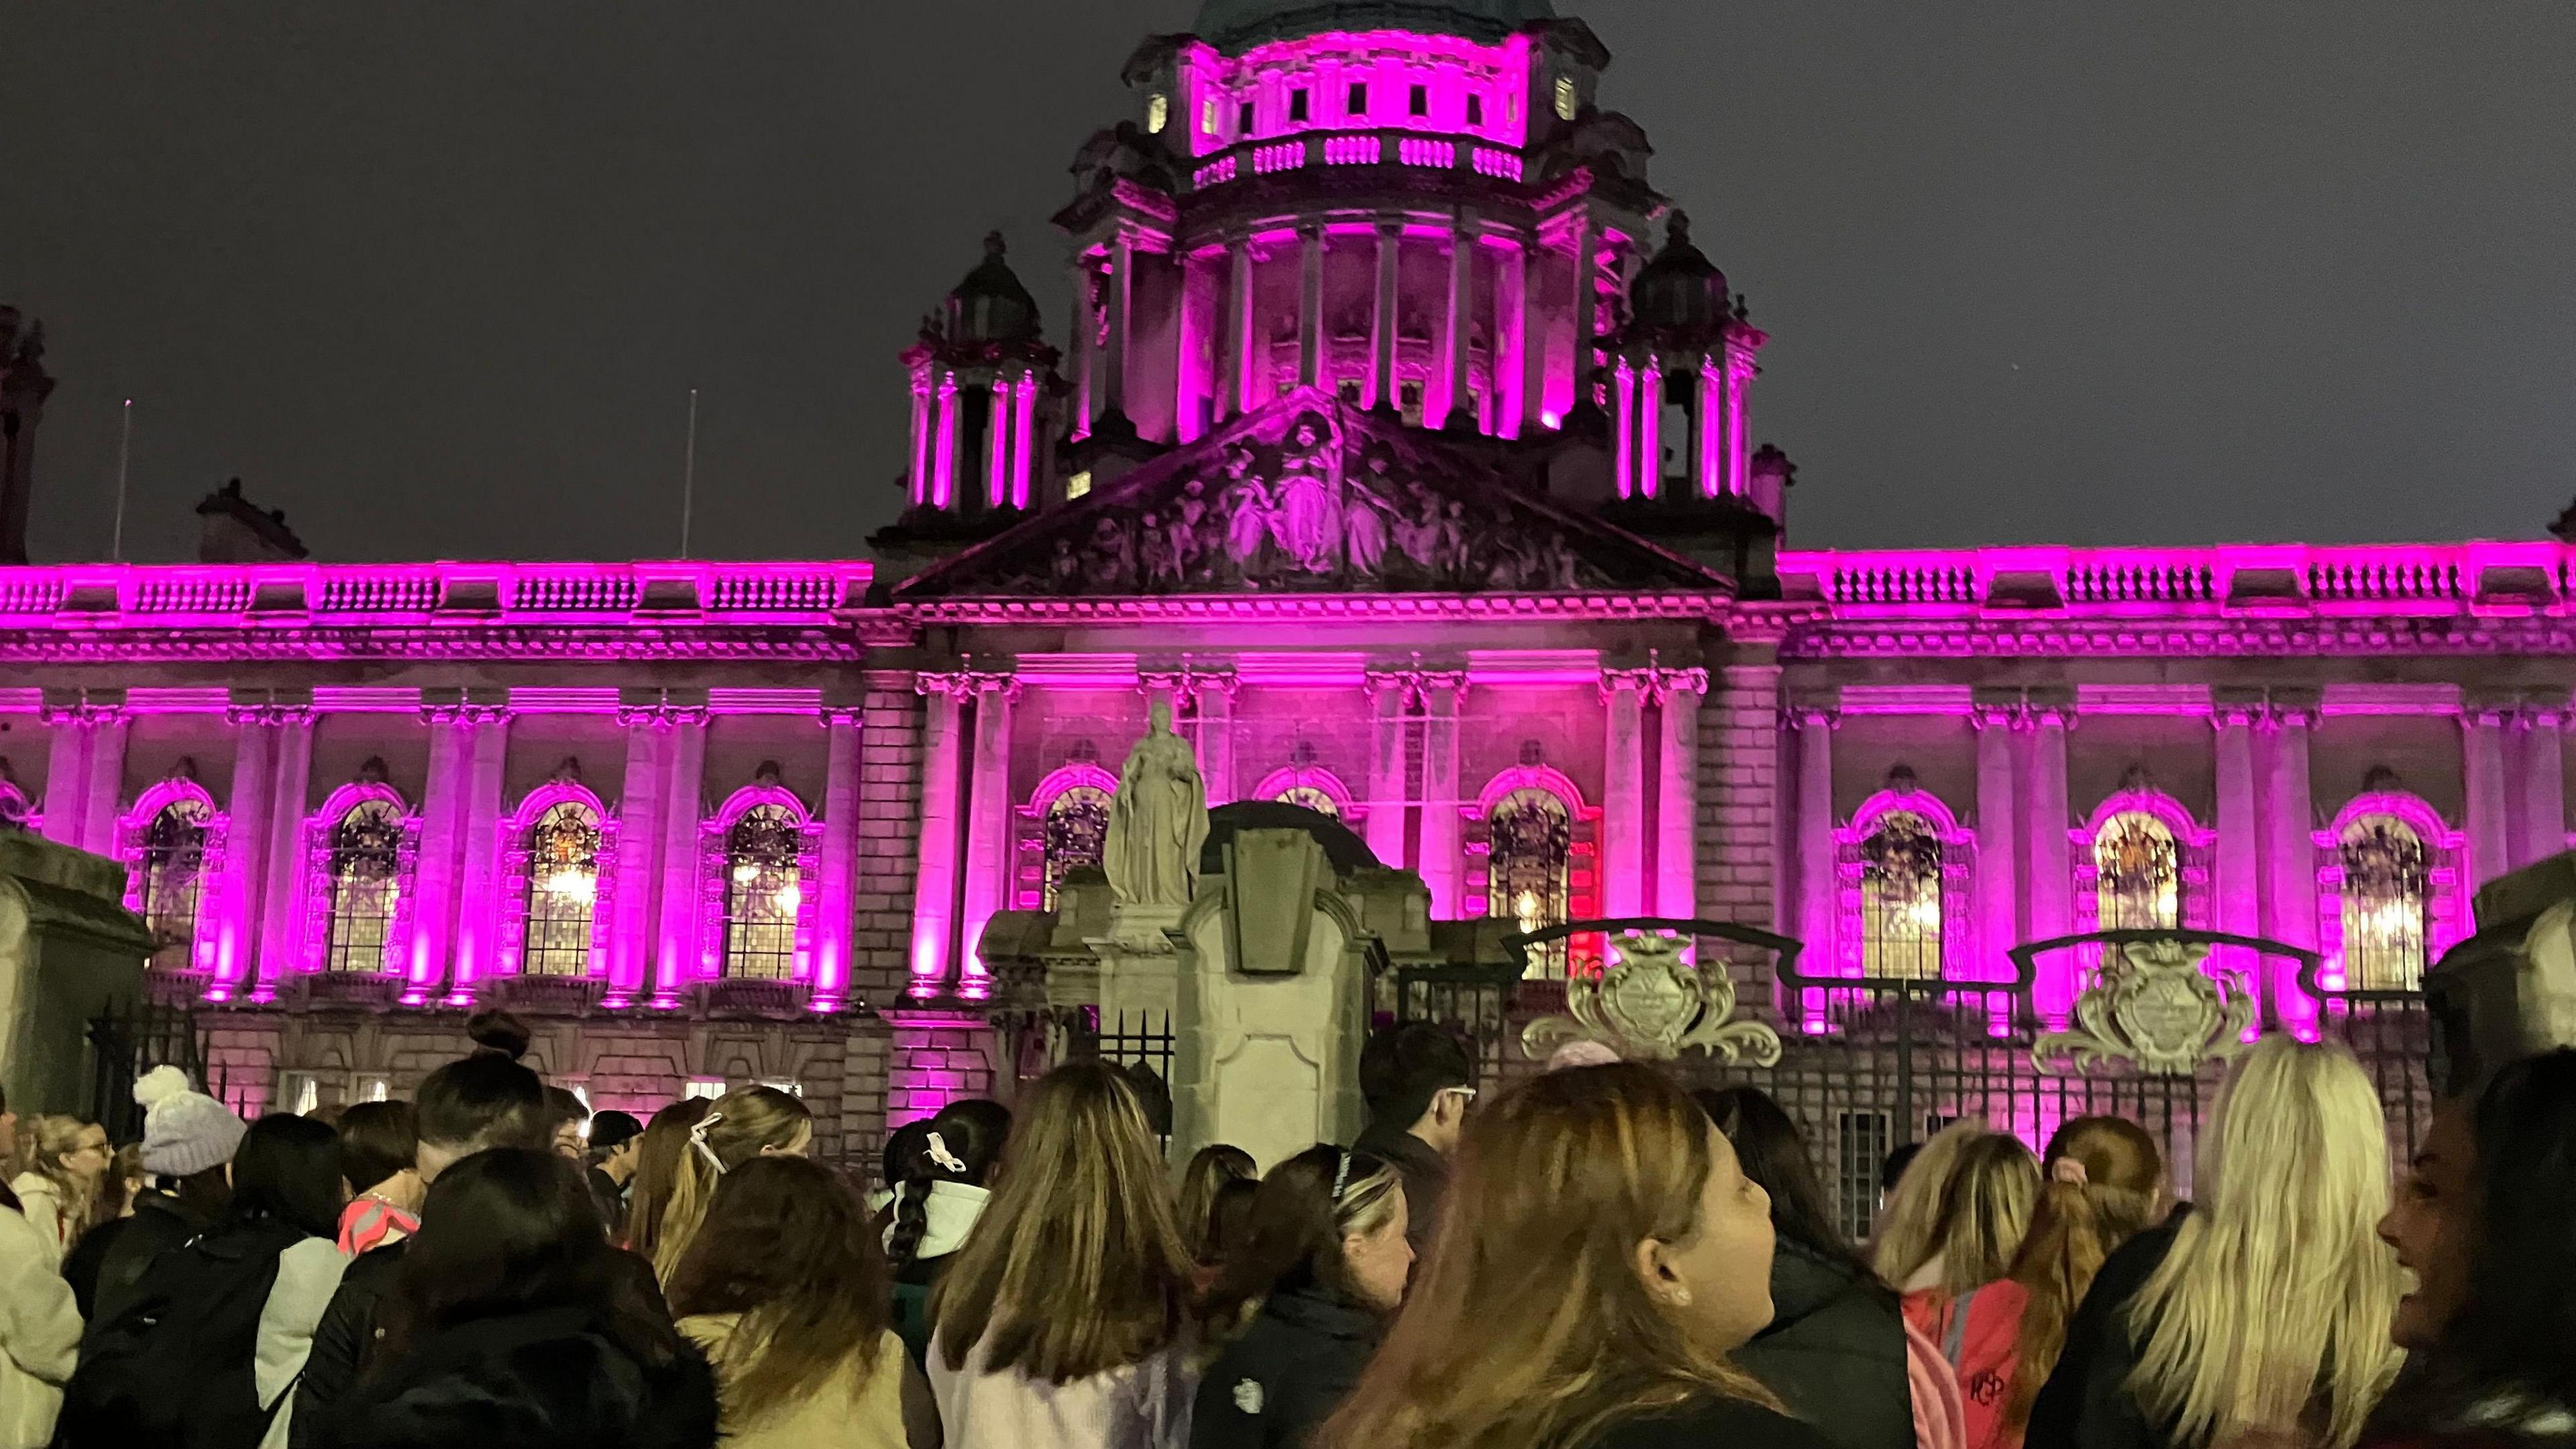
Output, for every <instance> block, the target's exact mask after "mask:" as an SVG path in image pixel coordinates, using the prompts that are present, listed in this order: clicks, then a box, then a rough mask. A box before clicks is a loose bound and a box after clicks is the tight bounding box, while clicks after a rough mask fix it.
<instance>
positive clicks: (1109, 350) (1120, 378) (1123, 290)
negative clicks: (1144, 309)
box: [1100, 226, 1136, 416]
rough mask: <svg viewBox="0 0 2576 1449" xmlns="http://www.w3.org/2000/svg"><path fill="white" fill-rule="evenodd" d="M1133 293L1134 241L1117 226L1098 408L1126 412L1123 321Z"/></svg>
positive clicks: (1129, 311)
mask: <svg viewBox="0 0 2576 1449" xmlns="http://www.w3.org/2000/svg"><path fill="white" fill-rule="evenodd" d="M1135 295H1136V242H1135V239H1134V238H1132V237H1130V236H1128V235H1127V229H1126V228H1125V227H1124V226H1121V227H1120V228H1119V230H1118V235H1117V236H1116V238H1114V239H1113V240H1112V241H1111V242H1110V243H1109V325H1108V326H1107V327H1106V328H1104V329H1103V330H1102V335H1103V337H1104V338H1105V339H1106V340H1105V342H1104V343H1103V344H1102V347H1101V355H1100V411H1101V414H1102V415H1103V416H1107V415H1108V414H1110V413H1119V414H1122V415H1123V414H1124V413H1125V412H1126V411H1127V344H1128V342H1129V341H1130V339H1129V337H1128V336H1127V323H1128V319H1129V317H1131V316H1132V315H1133V308H1132V302H1133V299H1134V297H1135Z"/></svg>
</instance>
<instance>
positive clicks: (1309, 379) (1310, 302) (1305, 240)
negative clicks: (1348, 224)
mask: <svg viewBox="0 0 2576 1449" xmlns="http://www.w3.org/2000/svg"><path fill="white" fill-rule="evenodd" d="M1323 380H1324V228H1323V224H1322V223H1320V222H1309V223H1307V224H1306V225H1304V226H1301V227H1299V228H1297V385H1298V386H1299V387H1316V386H1320V385H1321V384H1322V382H1323Z"/></svg>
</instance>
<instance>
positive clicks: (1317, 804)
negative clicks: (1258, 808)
mask: <svg viewBox="0 0 2576 1449" xmlns="http://www.w3.org/2000/svg"><path fill="white" fill-rule="evenodd" d="M1270 798H1271V799H1273V800H1275V801H1277V802H1279V803H1280V804H1282V805H1294V806H1297V807H1298V808H1300V809H1303V810H1312V811H1314V812H1315V813H1316V814H1318V815H1330V816H1331V817H1333V818H1334V819H1336V820H1339V819H1341V818H1342V806H1341V802H1340V801H1338V800H1335V799H1334V798H1333V797H1332V796H1330V795H1327V794H1325V793H1324V792H1323V791H1321V790H1319V789H1317V788H1315V787H1314V786H1312V785H1291V786H1289V787H1288V788H1287V789H1285V790H1282V791H1280V792H1279V793H1278V794H1276V795H1273V796H1271V797H1270Z"/></svg>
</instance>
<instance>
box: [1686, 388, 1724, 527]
mask: <svg viewBox="0 0 2576 1449" xmlns="http://www.w3.org/2000/svg"><path fill="white" fill-rule="evenodd" d="M1697 411H1698V416H1699V448H1698V458H1697V462H1696V464H1695V465H1694V467H1693V469H1692V473H1693V476H1694V477H1695V478H1696V480H1697V482H1698V485H1699V496H1700V497H1702V498H1715V497H1717V496H1718V495H1719V494H1721V493H1724V492H1725V491H1726V484H1727V478H1726V377H1725V373H1724V372H1723V371H1721V370H1720V368H1719V365H1718V361H1717V359H1716V358H1713V357H1703V358H1701V359H1700V364H1699V406H1698V410H1697Z"/></svg>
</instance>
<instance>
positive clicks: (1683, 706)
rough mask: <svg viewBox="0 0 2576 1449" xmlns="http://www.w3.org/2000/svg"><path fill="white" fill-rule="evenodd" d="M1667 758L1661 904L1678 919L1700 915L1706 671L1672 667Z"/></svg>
mask: <svg viewBox="0 0 2576 1449" xmlns="http://www.w3.org/2000/svg"><path fill="white" fill-rule="evenodd" d="M1656 684H1657V685H1658V686H1659V688H1660V690H1661V697H1662V699H1663V717H1664V718H1663V723H1664V734H1663V741H1662V745H1663V748H1662V758H1661V760H1660V761H1659V762H1658V767H1657V769H1656V771H1655V882H1656V885H1655V904H1654V910H1655V913H1656V914H1657V915H1661V916H1668V917H1671V918H1673V919H1675V920H1680V919H1684V918H1687V917H1694V916H1696V915H1698V914H1699V910H1698V907H1699V706H1700V701H1701V700H1702V699H1703V698H1705V697H1706V696H1707V694H1708V671H1707V670H1705V669H1667V670H1665V671H1663V673H1662V674H1661V675H1660V676H1658V677H1657V679H1656Z"/></svg>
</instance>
